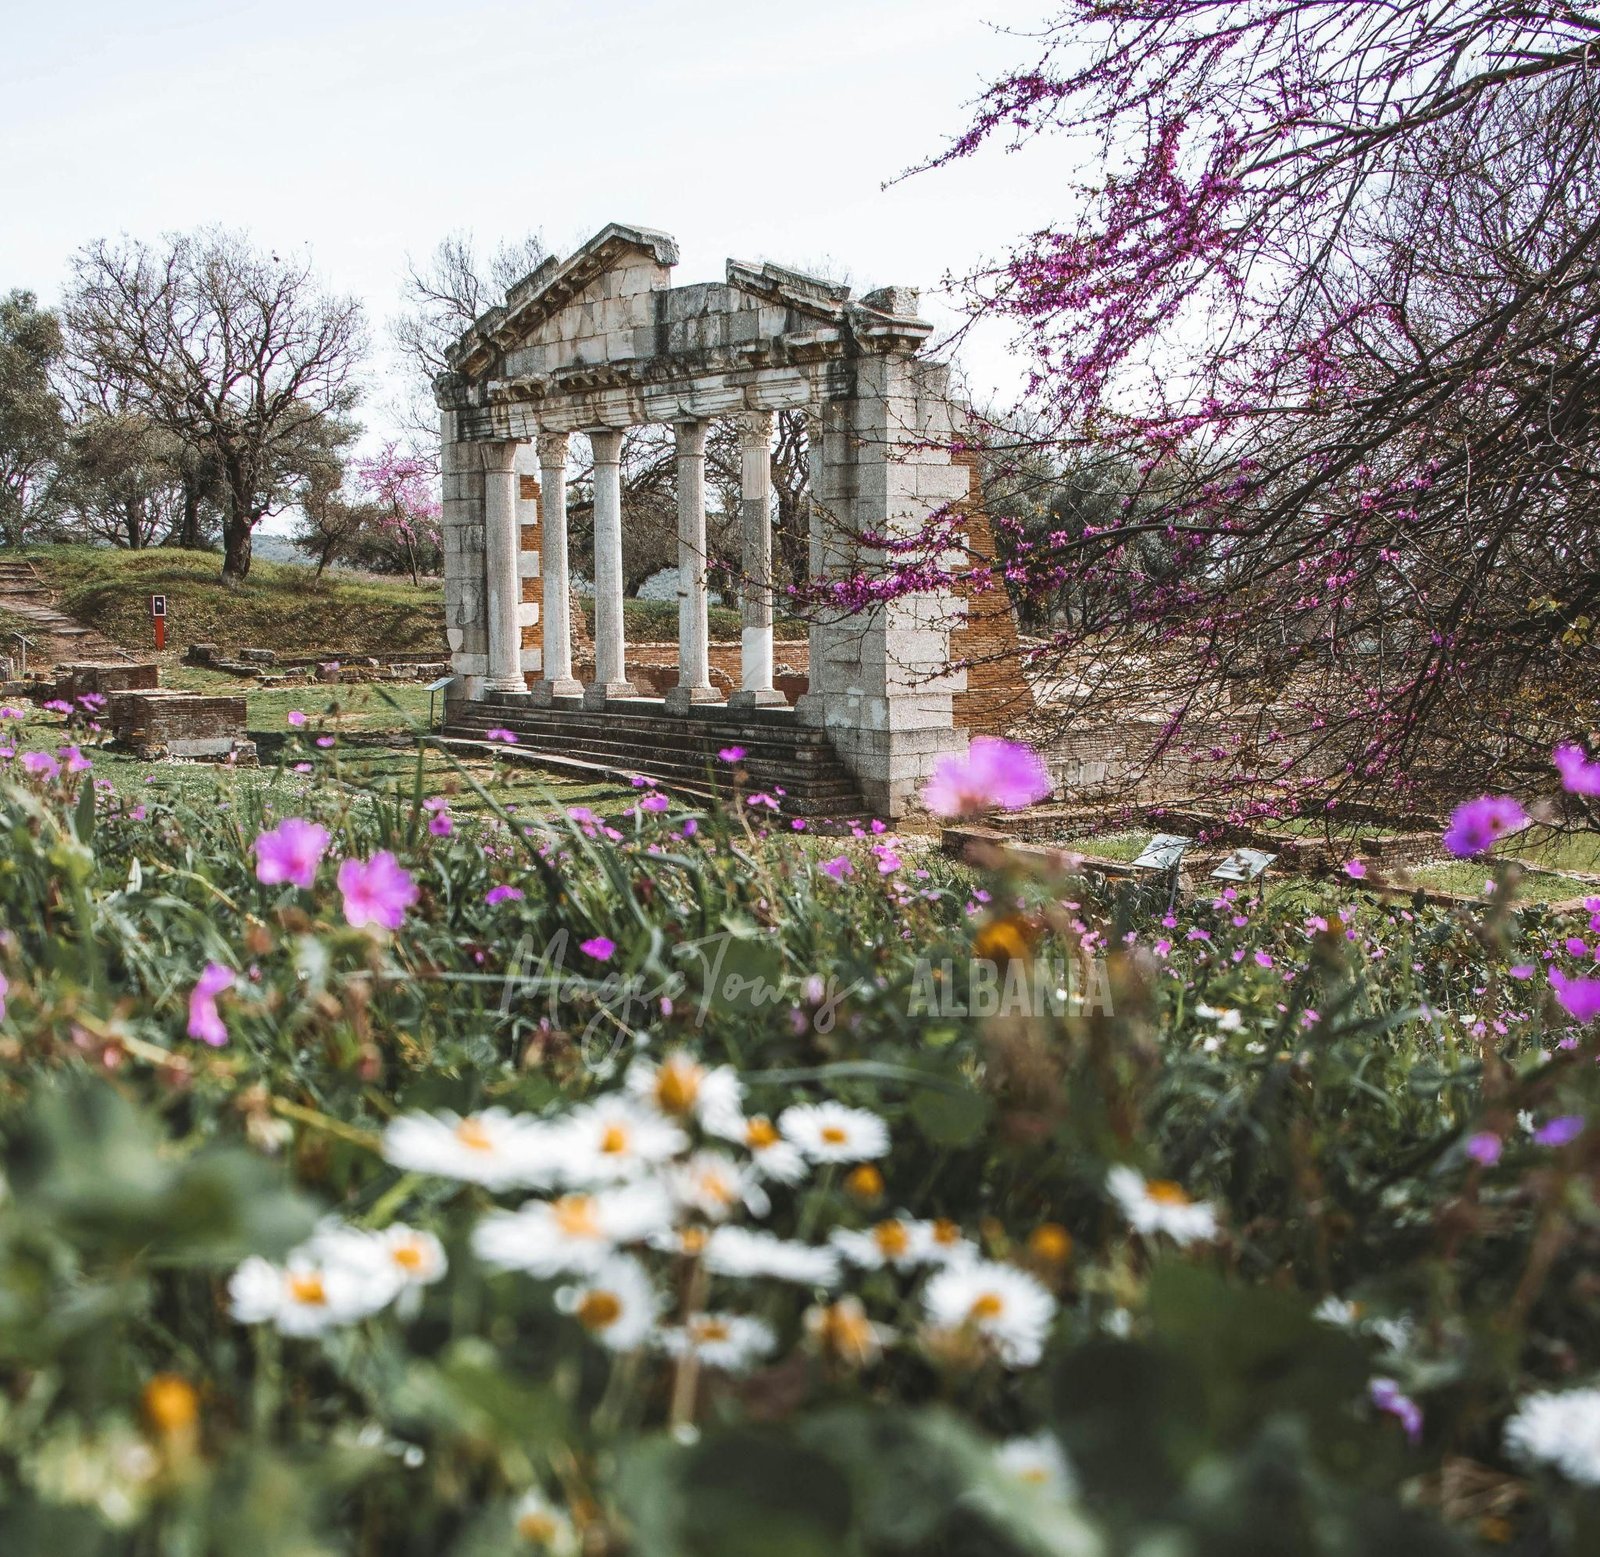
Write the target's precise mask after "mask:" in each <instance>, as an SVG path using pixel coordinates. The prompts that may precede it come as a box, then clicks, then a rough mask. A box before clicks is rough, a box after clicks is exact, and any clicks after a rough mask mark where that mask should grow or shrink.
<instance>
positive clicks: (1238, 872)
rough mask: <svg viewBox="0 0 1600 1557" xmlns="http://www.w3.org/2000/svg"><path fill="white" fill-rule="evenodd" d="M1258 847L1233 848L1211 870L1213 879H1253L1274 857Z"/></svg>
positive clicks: (1274, 855) (1275, 856)
mask: <svg viewBox="0 0 1600 1557" xmlns="http://www.w3.org/2000/svg"><path fill="white" fill-rule="evenodd" d="M1277 857H1278V856H1277V855H1276V854H1267V853H1265V852H1263V851H1262V850H1260V849H1235V850H1234V851H1233V853H1232V854H1230V855H1229V856H1228V857H1227V859H1225V860H1224V861H1223V862H1222V863H1221V864H1220V865H1219V866H1217V868H1216V869H1215V870H1214V871H1212V872H1211V879H1212V880H1213V881H1254V880H1255V879H1256V878H1257V877H1258V876H1259V875H1260V874H1261V873H1262V871H1264V870H1265V869H1266V868H1267V866H1269V865H1270V864H1271V863H1272V862H1273V861H1274V860H1275V859H1277Z"/></svg>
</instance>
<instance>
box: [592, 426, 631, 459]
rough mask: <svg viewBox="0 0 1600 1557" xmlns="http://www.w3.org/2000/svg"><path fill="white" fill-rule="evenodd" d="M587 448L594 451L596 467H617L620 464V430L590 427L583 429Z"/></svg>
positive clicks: (617, 428)
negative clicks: (587, 442) (587, 443)
mask: <svg viewBox="0 0 1600 1557" xmlns="http://www.w3.org/2000/svg"><path fill="white" fill-rule="evenodd" d="M585 436H586V437H587V438H588V440H589V446H590V447H591V448H592V449H593V450H594V462H595V464H596V465H618V464H621V462H622V429H621V428H619V427H590V428H587V429H585Z"/></svg>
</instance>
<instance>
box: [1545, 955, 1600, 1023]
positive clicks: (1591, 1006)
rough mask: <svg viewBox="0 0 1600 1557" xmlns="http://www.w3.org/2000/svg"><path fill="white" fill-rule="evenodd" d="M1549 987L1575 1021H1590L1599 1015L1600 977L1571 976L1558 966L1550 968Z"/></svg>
mask: <svg viewBox="0 0 1600 1557" xmlns="http://www.w3.org/2000/svg"><path fill="white" fill-rule="evenodd" d="M1550 987H1551V988H1552V989H1553V990H1555V992H1556V999H1557V1000H1559V1001H1560V1002H1561V1005H1562V1009H1563V1010H1565V1011H1566V1013H1567V1015H1568V1016H1570V1017H1571V1018H1572V1019H1573V1021H1575V1022H1592V1021H1593V1020H1594V1019H1595V1018H1596V1017H1597V1016H1600V979H1580V978H1571V977H1569V976H1568V975H1567V974H1565V973H1563V972H1562V971H1561V969H1560V968H1552V969H1551V970H1550Z"/></svg>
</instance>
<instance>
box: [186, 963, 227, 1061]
mask: <svg viewBox="0 0 1600 1557" xmlns="http://www.w3.org/2000/svg"><path fill="white" fill-rule="evenodd" d="M234 978H235V974H234V971H233V969H232V968H229V967H226V966H224V965H223V964H222V963H220V962H208V963H207V964H206V965H205V969H204V971H202V973H201V974H200V977H199V979H198V980H196V982H195V986H194V988H193V989H192V990H191V991H190V992H189V1036H190V1037H191V1038H198V1039H199V1040H200V1042H201V1043H208V1044H210V1045H211V1047H212V1048H213V1049H220V1048H221V1047H222V1045H223V1044H225V1043H226V1042H227V1041H228V1029H227V1028H226V1027H225V1026H223V1022H222V1013H221V1012H220V1011H218V1010H217V996H218V995H220V994H222V993H223V992H224V991H225V990H229V989H232V988H233V983H234Z"/></svg>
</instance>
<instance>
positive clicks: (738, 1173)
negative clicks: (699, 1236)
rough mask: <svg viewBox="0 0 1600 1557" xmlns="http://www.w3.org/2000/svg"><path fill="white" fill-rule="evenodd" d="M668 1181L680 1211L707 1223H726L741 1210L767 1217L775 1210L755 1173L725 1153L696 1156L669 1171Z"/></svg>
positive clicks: (667, 1172) (748, 1165) (668, 1169)
mask: <svg viewBox="0 0 1600 1557" xmlns="http://www.w3.org/2000/svg"><path fill="white" fill-rule="evenodd" d="M666 1179H667V1187H668V1188H669V1189H670V1190H671V1191H672V1198H673V1199H674V1200H675V1201H676V1202H677V1203H678V1206H679V1207H680V1209H682V1210H685V1211H693V1212H695V1213H696V1214H697V1215H699V1216H703V1217H704V1218H705V1219H706V1220H707V1221H708V1222H725V1221H726V1220H727V1219H728V1218H729V1217H730V1216H731V1215H732V1214H733V1213H734V1212H735V1211H738V1210H739V1209H741V1208H743V1209H744V1210H747V1211H749V1212H750V1214H751V1215H752V1216H765V1215H766V1214H767V1212H768V1211H770V1210H771V1209H772V1202H771V1201H770V1200H769V1199H768V1198H767V1192H766V1190H764V1189H763V1188H762V1187H761V1184H760V1181H759V1179H758V1178H757V1176H756V1171H755V1169H754V1168H753V1167H752V1166H751V1165H750V1164H749V1163H743V1162H735V1161H734V1160H733V1158H732V1157H729V1156H728V1155H726V1153H724V1152H712V1151H700V1152H695V1153H694V1154H693V1155H692V1156H691V1157H689V1159H688V1160H687V1161H686V1162H679V1163H673V1164H672V1165H671V1166H670V1167H668V1168H667V1169H666Z"/></svg>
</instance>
